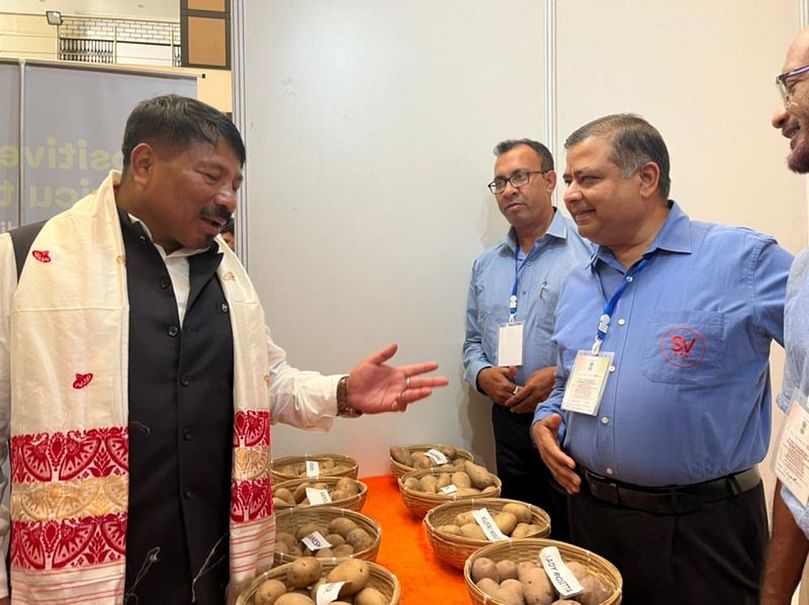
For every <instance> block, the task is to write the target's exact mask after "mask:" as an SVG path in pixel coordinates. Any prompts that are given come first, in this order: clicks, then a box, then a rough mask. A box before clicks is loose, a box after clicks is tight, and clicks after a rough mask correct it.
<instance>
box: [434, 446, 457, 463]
mask: <svg viewBox="0 0 809 605" xmlns="http://www.w3.org/2000/svg"><path fill="white" fill-rule="evenodd" d="M435 449H437V450H438V451H439V452H441V453H442V454H444V455H445V456H446V457H447V458H448V459H449V460H452V459H453V458H455V456H457V454H458V453H457V451H456V449H455V446H454V445H439V446H438V447H436V448H435Z"/></svg>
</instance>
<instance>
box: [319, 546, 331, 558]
mask: <svg viewBox="0 0 809 605" xmlns="http://www.w3.org/2000/svg"><path fill="white" fill-rule="evenodd" d="M333 556H334V551H333V550H332V549H331V548H321V549H320V550H318V551H317V552H315V557H317V558H318V559H331V558H332V557H333Z"/></svg>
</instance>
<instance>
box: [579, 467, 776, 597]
mask: <svg viewBox="0 0 809 605" xmlns="http://www.w3.org/2000/svg"><path fill="white" fill-rule="evenodd" d="M568 504H569V507H570V527H571V532H572V535H573V542H574V543H575V544H578V545H579V546H583V547H584V548H587V549H589V550H592V551H593V552H595V553H597V554H599V555H601V556H603V557H605V558H607V559H609V560H610V561H611V562H612V563H613V564H614V565H615V566H616V567H617V568H618V570H619V571H620V572H621V575H622V576H623V579H624V598H623V601H622V605H645V604H647V603H653V604H654V605H669V604H670V605H704V604H706V603H723V604H725V603H726V604H728V605H731V604H732V605H748V604H749V605H757V604H758V593H759V582H760V580H761V575H762V573H763V570H764V558H765V551H766V547H767V541H768V529H767V510H766V507H765V503H764V490H763V488H762V486H761V484H760V483H759V485H758V486H757V487H754V488H752V489H750V490H748V491H746V492H744V493H742V494H740V495H738V496H735V497H731V498H728V499H726V500H720V501H718V502H711V503H707V504H704V505H703V506H702V508H701V509H700V510H698V511H696V512H692V513H688V514H681V515H664V514H654V513H648V512H645V511H639V510H630V509H627V508H622V507H620V506H617V505H614V504H610V503H608V502H604V501H602V500H597V499H596V498H594V497H593V496H592V495H591V494H590V492H589V489H588V487H587V483H586V482H585V481H582V489H581V493H579V494H578V495H576V496H572V497H570V498H569V501H568Z"/></svg>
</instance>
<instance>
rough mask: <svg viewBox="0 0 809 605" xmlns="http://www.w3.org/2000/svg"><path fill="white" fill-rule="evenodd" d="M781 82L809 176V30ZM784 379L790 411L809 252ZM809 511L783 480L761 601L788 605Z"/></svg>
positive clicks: (807, 298)
mask: <svg viewBox="0 0 809 605" xmlns="http://www.w3.org/2000/svg"><path fill="white" fill-rule="evenodd" d="M776 84H777V86H778V89H779V91H780V92H781V97H782V101H783V105H782V106H781V107H779V109H778V110H777V111H776V112H775V114H774V115H773V117H772V125H773V126H774V127H775V128H777V129H778V130H780V131H781V132H782V134H783V135H784V136H785V137H786V138H787V139H789V142H790V153H789V155H788V156H787V166H788V167H789V169H790V170H792V171H793V172H797V173H798V174H809V29H804V30H803V31H802V32H800V33H799V34H798V35H797V37H796V38H795V39H794V40H793V42H792V44H791V46H790V47H789V50H788V51H787V56H786V60H785V61H784V65H783V68H782V70H781V74H780V75H779V76H778V77H777V78H776ZM784 314H785V317H784V342H785V345H784V348H785V349H786V364H785V367H784V380H783V383H782V385H781V393H780V394H779V395H778V398H777V402H778V405H779V407H780V408H781V409H782V410H783V411H784V412H787V411H788V410H789V406H790V404H791V402H792V399H793V396H794V395H795V391H796V390H797V391H798V392H799V393H800V395H801V396H802V397H803V398H805V397H806V396H807V395H809V250H804V251H803V252H801V253H800V254H799V255H798V256H797V257H796V259H795V263H794V264H793V265H792V270H791V271H790V275H789V281H788V283H787V295H786V304H785V306H784ZM807 536H809V509H808V508H807V507H806V505H805V504H804V503H801V502H799V501H798V499H797V498H796V497H795V495H794V494H792V493H791V492H790V491H789V490H788V489H787V488H786V487H784V486H782V485H781V482H780V481H778V483H777V484H776V487H775V495H774V498H773V510H772V536H771V538H770V547H769V552H768V556H767V567H766V571H765V574H764V584H763V587H762V590H761V605H789V603H791V602H792V596H793V593H794V592H795V588H796V587H797V585H798V582H799V581H800V579H801V570H803V569H804V565H805V563H806V555H807V553H809V538H808V537H807ZM806 590H807V587H802V589H801V604H802V605H803V604H804V603H807V602H809V599H807V598H806V592H805V591H806Z"/></svg>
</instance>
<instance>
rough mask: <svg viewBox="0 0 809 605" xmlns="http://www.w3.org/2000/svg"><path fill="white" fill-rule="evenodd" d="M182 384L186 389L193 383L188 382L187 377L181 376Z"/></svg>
mask: <svg viewBox="0 0 809 605" xmlns="http://www.w3.org/2000/svg"><path fill="white" fill-rule="evenodd" d="M180 384H181V385H183V386H184V387H187V386H188V385H189V384H191V381H190V380H188V378H186V377H185V376H181V377H180Z"/></svg>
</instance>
